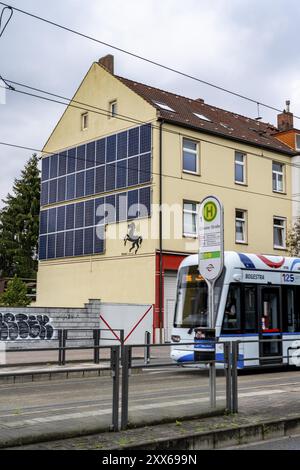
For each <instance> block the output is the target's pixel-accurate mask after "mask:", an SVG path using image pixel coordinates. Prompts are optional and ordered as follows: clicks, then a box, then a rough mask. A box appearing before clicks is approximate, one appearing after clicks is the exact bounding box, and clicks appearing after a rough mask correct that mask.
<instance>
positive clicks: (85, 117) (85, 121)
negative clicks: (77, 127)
mask: <svg viewBox="0 0 300 470" xmlns="http://www.w3.org/2000/svg"><path fill="white" fill-rule="evenodd" d="M88 127H89V113H88V112H86V113H82V114H81V130H82V131H86V130H87V128H88Z"/></svg>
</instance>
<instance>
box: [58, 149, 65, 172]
mask: <svg viewBox="0 0 300 470" xmlns="http://www.w3.org/2000/svg"><path fill="white" fill-rule="evenodd" d="M66 173H67V152H61V153H60V154H59V163H58V176H62V175H65V174H66Z"/></svg>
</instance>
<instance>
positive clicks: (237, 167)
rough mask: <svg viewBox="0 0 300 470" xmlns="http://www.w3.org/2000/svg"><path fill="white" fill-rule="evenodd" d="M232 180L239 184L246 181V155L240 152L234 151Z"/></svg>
mask: <svg viewBox="0 0 300 470" xmlns="http://www.w3.org/2000/svg"><path fill="white" fill-rule="evenodd" d="M234 181H235V182H236V183H239V184H245V183H246V155H245V154H244V153H242V152H235V156H234Z"/></svg>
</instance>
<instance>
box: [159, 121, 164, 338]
mask: <svg viewBox="0 0 300 470" xmlns="http://www.w3.org/2000/svg"><path fill="white" fill-rule="evenodd" d="M163 124H164V121H163V120H162V121H161V122H160V125H159V342H160V343H162V341H163V253H162V248H163V247H162V244H163V242H162V183H163V178H162V166H163V161H162V159H163V155H162V153H163V149H162V147H163V145H162V144H163V142H162V139H163V135H162V132H163Z"/></svg>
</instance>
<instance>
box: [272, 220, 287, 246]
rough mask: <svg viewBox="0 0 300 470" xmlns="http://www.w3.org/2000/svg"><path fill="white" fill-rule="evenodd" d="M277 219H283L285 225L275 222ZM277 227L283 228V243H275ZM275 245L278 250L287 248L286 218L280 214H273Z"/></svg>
mask: <svg viewBox="0 0 300 470" xmlns="http://www.w3.org/2000/svg"><path fill="white" fill-rule="evenodd" d="M275 220H281V221H282V222H283V225H277V224H275ZM275 228H278V229H281V230H283V237H282V239H283V245H282V246H280V245H275V233H274V232H275ZM273 247H274V248H275V249H276V250H285V249H286V218H285V217H280V216H276V215H274V216H273Z"/></svg>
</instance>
